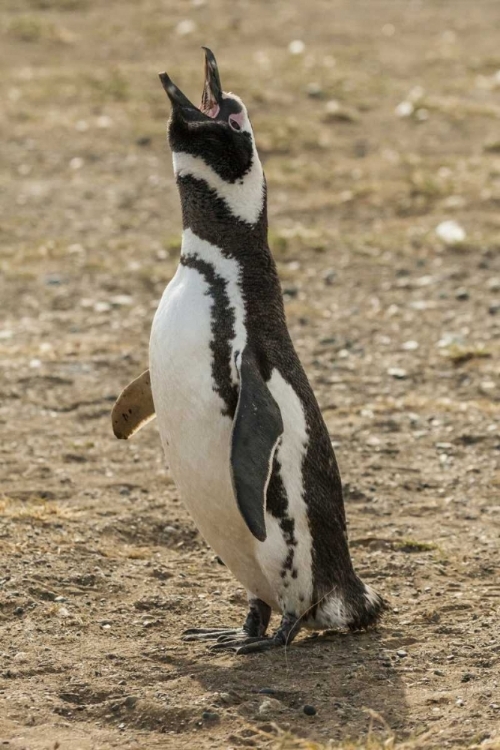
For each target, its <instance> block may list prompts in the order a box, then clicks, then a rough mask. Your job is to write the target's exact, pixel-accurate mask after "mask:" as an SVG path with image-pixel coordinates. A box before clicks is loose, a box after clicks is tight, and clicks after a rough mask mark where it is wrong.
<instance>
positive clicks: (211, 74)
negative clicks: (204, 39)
mask: <svg viewBox="0 0 500 750" xmlns="http://www.w3.org/2000/svg"><path fill="white" fill-rule="evenodd" d="M203 49H204V50H205V84H204V86H203V94H202V96H201V106H200V111H201V112H203V114H205V115H207V116H208V117H212V118H214V117H217V115H218V114H219V112H220V102H221V99H222V86H221V83H220V77H219V68H218V67H217V60H216V59H215V55H214V53H213V52H212V51H211V50H209V49H208V47H203Z"/></svg>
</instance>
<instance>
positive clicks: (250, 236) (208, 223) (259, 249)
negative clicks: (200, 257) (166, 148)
mask: <svg viewBox="0 0 500 750" xmlns="http://www.w3.org/2000/svg"><path fill="white" fill-rule="evenodd" d="M177 186H178V189H179V194H180V199H181V207H182V223H183V228H184V231H186V230H190V231H191V232H192V233H193V234H195V235H196V236H197V237H199V238H200V239H202V240H205V241H207V242H210V244H212V245H214V246H216V247H218V248H219V249H220V251H221V252H222V253H223V255H225V256H226V257H229V258H234V259H235V260H237V261H239V262H240V263H241V264H242V265H245V264H246V263H252V265H254V266H258V265H259V264H260V263H261V262H263V263H264V265H265V267H266V268H268V267H269V263H271V264H272V259H271V253H270V250H269V246H268V243H267V197H266V187H265V181H264V176H263V175H262V182H261V185H260V189H259V190H256V189H255V187H254V186H252V189H251V190H249V191H248V198H249V199H250V198H252V199H253V200H254V201H256V200H258V201H259V204H258V206H257V204H255V203H254V216H255V217H256V218H255V220H254V221H253V222H250V221H247V220H245V219H242V218H241V216H238V215H236V214H235V212H234V202H235V200H236V199H235V200H234V201H233V206H232V205H231V203H230V202H229V200H228V199H227V195H224V194H222V193H221V191H218V190H216V189H215V188H214V187H212V186H211V185H210V184H209V183H208V182H206V181H205V180H204V179H199V178H198V177H197V176H194V175H191V174H184V175H178V176H177ZM227 187H228V191H229V190H230V188H235V189H238V187H239V188H243V187H244V185H239V186H236V185H234V186H232V185H229V184H228V186H227ZM240 199H241V200H243V193H241V194H240Z"/></svg>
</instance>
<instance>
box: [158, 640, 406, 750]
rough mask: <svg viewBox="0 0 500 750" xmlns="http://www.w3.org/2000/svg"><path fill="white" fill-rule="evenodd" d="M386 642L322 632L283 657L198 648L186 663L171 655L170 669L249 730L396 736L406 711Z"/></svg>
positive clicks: (273, 653) (296, 644)
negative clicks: (271, 727) (266, 726)
mask: <svg viewBox="0 0 500 750" xmlns="http://www.w3.org/2000/svg"><path fill="white" fill-rule="evenodd" d="M389 635H390V634H389V632H388V631H384V630H383V629H380V630H379V631H371V632H367V633H338V632H335V633H333V632H332V633H330V632H327V633H324V634H322V635H318V636H312V637H311V636H309V637H307V636H306V637H305V638H302V639H300V640H299V639H298V640H297V641H295V642H294V644H293V645H291V646H290V647H289V648H286V649H284V648H280V649H276V650H274V651H269V652H266V653H263V654H256V655H252V656H234V657H232V656H231V657H229V656H227V655H225V656H222V657H221V656H220V655H214V654H210V653H209V652H208V653H207V652H204V651H203V650H202V648H200V646H199V645H197V646H196V647H195V648H193V654H192V657H191V658H187V659H186V658H183V657H180V658H179V657H178V656H177V655H176V657H174V658H173V660H172V661H173V662H174V663H175V664H176V666H177V668H178V669H179V670H180V671H181V672H183V673H186V672H189V673H191V674H193V676H194V677H195V679H197V680H198V681H199V682H200V684H201V685H202V686H203V688H204V689H205V690H207V691H209V692H211V693H213V694H214V696H215V704H216V705H217V703H219V705H220V706H221V708H223V706H226V707H227V705H228V704H229V705H231V706H233V708H235V709H236V710H237V712H238V713H239V714H240V715H241V716H242V717H243V718H244V719H245V720H246V721H247V722H248V723H250V724H254V725H255V726H256V728H259V727H261V726H262V724H263V723H265V722H273V723H276V724H277V725H278V726H279V725H282V726H286V728H287V729H290V730H291V731H292V732H294V733H296V734H297V735H299V736H306V737H313V738H316V739H322V740H323V741H325V739H335V740H338V739H345V738H357V737H360V736H363V735H366V734H367V733H368V731H369V729H370V726H371V727H372V730H373V731H374V732H376V733H381V734H385V735H387V734H389V735H390V734H395V735H397V736H401V735H402V734H405V733H406V732H405V729H406V720H407V714H408V707H407V703H406V700H405V690H404V685H403V683H402V680H401V676H400V674H398V672H399V670H398V657H397V655H396V652H395V650H394V644H393V642H390V644H389V641H390V639H389V638H388V636H389ZM386 639H387V641H388V644H387V646H384V642H385V640H386ZM217 694H218V696H219V698H217ZM221 694H222V696H221ZM270 698H271V699H273V700H271V701H269V699H270ZM266 700H267V703H265V701H266ZM263 703H264V704H265V705H264V706H263V705H262V704H263ZM305 705H309V706H314V708H315V709H316V714H315V715H314V716H307V715H306V714H305V712H304V710H303V709H304V706H305Z"/></svg>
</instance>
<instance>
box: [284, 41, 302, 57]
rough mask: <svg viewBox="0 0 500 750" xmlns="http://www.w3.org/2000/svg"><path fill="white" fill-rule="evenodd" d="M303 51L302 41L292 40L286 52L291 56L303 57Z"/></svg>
mask: <svg viewBox="0 0 500 750" xmlns="http://www.w3.org/2000/svg"><path fill="white" fill-rule="evenodd" d="M305 49H306V45H305V44H304V42H303V41H302V39H294V40H293V42H290V44H289V45H288V51H289V53H290V54H291V55H303V54H304V51H305Z"/></svg>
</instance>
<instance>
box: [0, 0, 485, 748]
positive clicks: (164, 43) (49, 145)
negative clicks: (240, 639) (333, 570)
mask: <svg viewBox="0 0 500 750" xmlns="http://www.w3.org/2000/svg"><path fill="white" fill-rule="evenodd" d="M0 35H1V40H0V63H1V69H2V76H1V78H0V97H1V99H0V100H1V103H2V104H1V107H0V129H1V138H0V208H1V212H0V310H1V317H0V432H1V435H2V440H1V444H0V456H1V465H0V472H1V475H0V476H1V483H2V489H1V491H0V508H1V511H2V513H1V519H0V532H1V533H2V554H3V555H4V556H5V560H4V563H3V565H4V567H5V570H8V571H9V572H8V576H9V577H8V578H6V579H5V581H4V582H3V588H1V589H0V592H1V597H2V598H1V600H0V626H1V627H2V628H4V629H5V633H6V634H7V636H8V637H7V640H6V641H4V643H5V644H6V645H5V649H6V654H5V655H6V658H7V662H8V664H9V669H8V671H9V672H10V674H9V675H7V677H6V676H5V674H4V675H3V676H2V678H1V679H3V680H4V683H5V686H6V687H5V689H6V692H5V694H2V695H5V696H7V697H8V700H9V701H10V703H9V705H10V706H11V708H10V709H9V719H8V722H10V723H7V724H6V730H5V731H6V732H7V736H8V737H12V738H16V737H19V736H24V737H28V738H31V739H30V741H33V742H35V741H36V742H40V743H41V744H39V745H36V747H40V748H42V747H43V748H45V747H48V746H49V745H44V744H43V743H44V742H48V741H49V740H52V739H54V738H62V739H64V740H65V741H67V742H70V743H72V744H71V746H72V747H75V746H76V745H75V744H74V743H75V742H77V741H78V743H80V744H78V747H80V746H81V747H82V748H86V747H89V748H90V747H94V746H97V745H94V744H92V743H95V742H99V743H100V745H99V747H108V744H106V743H111V744H109V746H116V745H113V743H114V742H119V743H121V744H120V745H119V746H120V747H129V746H130V747H133V746H134V747H135V745H134V744H133V742H135V741H138V740H137V737H138V736H139V735H138V734H137V733H141V732H142V733H143V735H144V733H146V734H147V737H148V739H147V742H148V747H154V746H156V745H155V743H156V742H160V740H161V742H165V740H164V739H161V737H160V735H161V733H165V732H166V733H174V734H175V733H177V732H181V735H182V738H183V739H182V742H184V743H185V746H186V747H192V743H193V741H195V740H193V737H194V736H195V735H196V742H198V743H200V742H202V740H200V739H199V738H200V736H201V735H200V733H199V732H200V731H201V730H200V727H201V728H202V730H203V737H204V740H203V742H206V743H207V744H206V746H207V747H208V746H214V747H221V746H222V744H221V743H225V744H224V746H227V744H228V742H229V743H231V742H233V744H235V745H238V744H242V743H243V744H245V742H246V743H247V744H249V742H250V740H251V742H254V744H255V743H257V744H258V741H257V740H255V739H253V740H252V736H253V735H252V734H251V733H250V735H249V734H247V735H245V731H247V732H248V731H250V730H249V729H248V727H249V726H251V727H252V729H251V731H252V732H254V734H255V733H257V732H258V731H261V729H259V727H261V725H263V722H264V720H265V721H268V720H270V721H272V722H276V723H277V724H278V725H279V726H283V727H289V728H291V729H292V730H293V732H295V733H297V734H299V735H302V736H311V737H312V736H314V737H316V738H317V739H318V740H322V741H327V740H328V739H329V738H334V739H335V740H339V741H340V740H341V739H343V738H345V737H347V736H351V737H357V736H364V735H366V732H367V731H368V728H369V722H370V719H369V716H367V714H366V713H364V712H363V707H368V708H372V709H373V710H375V711H376V712H377V713H378V714H380V715H381V716H383V717H384V720H385V721H386V722H387V724H386V725H385V728H384V725H383V724H382V723H379V724H377V722H375V723H376V724H377V726H379V728H380V732H381V733H382V734H383V733H384V732H385V733H386V734H387V733H389V735H390V736H392V735H391V733H395V734H396V735H397V736H398V737H403V738H404V737H408V736H410V735H418V734H419V733H424V734H426V733H427V734H426V736H428V737H430V739H429V740H428V742H430V744H431V745H432V743H433V742H434V743H435V742H438V743H444V742H448V743H453V742H455V741H458V739H460V740H461V741H464V742H468V743H473V742H477V741H483V740H484V741H485V742H489V741H492V740H491V738H492V737H493V735H494V726H497V723H496V722H497V719H498V706H499V704H500V699H499V696H498V688H497V686H496V683H495V682H494V669H495V664H496V663H497V662H498V643H497V641H495V640H494V639H495V638H496V635H494V634H493V633H492V632H491V627H492V626H493V623H496V625H497V623H498V614H497V610H498V596H499V591H500V587H499V582H498V568H497V552H496V551H495V550H496V549H497V544H498V531H499V515H498V511H499V506H498V491H499V486H500V470H499V465H498V456H499V453H498V449H499V447H500V444H499V442H498V426H499V416H500V411H499V401H500V386H499V377H498V376H499V360H498V353H499V340H500V252H499V251H500V213H499V206H500V128H499V125H500V47H499V38H500V6H499V4H498V3H497V2H495V1H494V0H477V1H476V2H467V1H466V0H407V1H406V2H403V1H401V2H395V1H394V0H372V1H369V0H323V1H322V0H309V1H308V2H305V1H299V0H253V1H252V2H250V1H246V2H245V1H244V0H191V1H189V0H179V1H177V2H174V0H143V1H132V0H128V1H127V0H121V1H120V2H117V1H116V0H109V2H103V1H101V2H99V0H2V3H1V9H0ZM201 45H207V46H209V47H210V48H211V49H212V50H213V51H214V52H215V54H216V56H217V60H218V63H219V68H220V72H221V79H222V84H223V87H224V88H225V89H226V90H230V91H234V92H235V93H237V94H239V95H240V96H241V97H242V98H243V100H244V101H245V103H246V105H247V107H248V109H249V112H250V116H251V118H252V122H253V126H254V130H255V132H256V138H257V143H258V148H259V152H260V155H261V158H262V161H263V163H264V168H265V172H266V177H267V182H268V189H269V221H270V227H271V229H270V244H271V247H272V249H273V252H274V254H275V257H276V259H277V262H278V266H279V272H280V275H281V279H282V284H283V291H284V296H285V303H286V309H287V315H288V319H289V323H290V328H291V333H292V336H293V339H294V341H295V343H296V346H297V349H298V351H299V354H300V356H301V358H302V360H303V362H304V364H305V366H306V369H307V371H308V374H309V376H310V378H311V381H312V383H313V385H314V388H315V390H316V393H317V395H318V399H319V401H320V404H321V406H322V408H323V411H324V414H325V418H326V420H327V423H328V426H329V428H330V431H331V435H332V440H333V441H334V445H335V446H336V451H337V454H338V458H339V463H340V467H341V470H342V474H343V477H344V481H345V484H346V498H347V514H348V518H349V521H350V528H351V531H350V535H351V543H352V548H353V554H354V557H355V559H356V563H357V565H358V568H359V569H360V572H361V573H362V574H363V575H364V577H365V578H367V579H371V580H372V582H373V583H374V585H376V586H377V587H378V588H379V589H381V590H382V591H383V593H384V594H385V595H386V596H387V597H388V598H389V599H390V601H391V613H390V616H389V619H388V621H387V624H386V625H385V626H383V628H382V630H381V633H380V634H378V635H363V636H359V637H357V636H343V637H342V638H340V640H339V639H337V640H335V639H333V640H332V639H331V640H329V641H328V640H327V641H326V642H322V643H318V644H317V645H310V646H309V647H308V648H300V647H299V646H298V647H297V648H294V649H292V650H291V651H290V652H289V654H288V657H287V658H288V672H286V674H284V673H283V671H282V668H283V669H284V662H283V659H284V657H283V655H282V654H281V655H280V654H273V655H269V656H266V658H265V660H264V659H263V660H260V661H259V660H258V659H252V660H249V661H248V662H246V666H243V663H241V662H237V664H236V665H234V664H233V661H232V659H231V657H217V659H216V660H214V659H213V658H212V660H211V661H210V660H208V661H207V657H206V656H205V655H204V653H203V651H202V650H200V651H199V652H198V653H192V652H191V651H190V650H189V649H188V648H187V646H186V644H182V643H181V642H180V641H178V635H179V632H180V630H181V629H182V627H184V626H186V627H187V626H189V625H195V624H210V625H216V624H225V622H226V621H227V620H228V619H231V621H234V622H238V621H239V620H240V619H241V616H242V614H243V609H244V594H243V592H241V591H240V590H238V588H237V586H236V584H235V582H234V581H233V580H232V579H231V577H230V576H229V574H228V573H227V571H225V570H224V569H223V568H221V567H220V566H218V565H217V562H216V561H215V560H214V558H213V555H212V553H211V552H210V551H209V550H207V549H206V547H205V545H204V543H203V541H202V540H201V539H200V538H199V536H198V534H197V532H196V530H195V528H194V526H193V525H192V523H191V521H190V519H189V518H188V517H187V515H186V513H185V511H184V510H183V509H182V506H181V505H180V504H179V498H178V497H177V494H176V491H175V488H174V487H173V485H172V482H171V479H170V476H169V474H168V470H167V469H166V468H165V466H164V461H163V457H162V455H161V451H160V445H159V440H158V436H157V433H156V428H155V427H154V426H151V427H149V428H147V429H145V430H144V432H141V433H140V434H139V435H138V436H137V437H136V438H134V440H133V441H131V442H130V443H121V442H118V441H115V440H114V438H113V436H112V433H111V428H110V419H109V413H110V409H111V406H112V404H113V401H114V399H115V397H116V395H117V394H118V393H119V391H120V390H121V389H122V388H123V387H124V386H125V385H126V384H127V383H128V382H129V381H130V380H131V379H132V378H134V377H136V376H137V375H138V374H139V373H140V372H142V370H144V369H145V368H146V367H147V361H148V355H147V350H148V339H149V330H150V325H151V320H152V316H153V314H154V311H155V309H156V305H157V303H158V300H159V297H160V296H161V293H162V291H163V289H164V287H165V284H166V283H167V282H168V281H169V279H170V278H171V277H172V275H173V273H174V271H175V268H176V264H177V259H178V253H179V247H180V229H181V223H180V210H179V202H178V198H177V193H176V188H175V184H174V180H173V176H172V168H171V157H170V153H169V150H168V147H167V145H166V139H165V130H166V121H167V118H168V116H169V109H170V108H169V102H168V100H167V98H166V96H165V94H164V92H163V90H162V88H161V85H160V83H159V81H158V75H157V74H158V72H159V71H161V70H164V69H166V70H167V71H168V73H169V74H170V76H171V77H172V78H173V79H174V81H175V82H176V83H177V84H178V85H179V86H180V87H181V89H182V90H183V91H184V92H185V93H186V94H187V95H188V96H189V97H190V98H191V99H192V100H193V101H194V102H198V101H199V99H200V97H201V91H202V86H203V53H202V50H201V49H200V46H201ZM391 618H392V619H391ZM169 634H170V635H171V637H172V641H171V643H170V644H169V642H168V635H169ZM356 638H357V640H356ZM42 643H43V649H41V648H40V645H41V644H42ZM61 643H62V644H64V647H61ZM172 644H174V645H172ZM495 644H496V645H495ZM18 654H21V656H18ZM325 658H326V662H325V661H322V660H323V659H325ZM16 660H17V661H16ZM110 660H111V661H110ZM325 663H327V666H325ZM167 674H168V679H169V680H170V682H169V685H170V688H169V693H168V696H167V697H166V694H165V693H164V692H162V691H163V688H164V684H163V683H164V680H165V679H167V677H166V675H167ZM299 678H300V679H299ZM1 679H0V681H1ZM5 681H6V682H5ZM130 683H132V684H130ZM256 685H257V687H258V688H273V689H274V690H275V692H274V697H273V699H272V701H274V703H273V702H272V701H271V702H270V704H269V705H270V707H269V706H267V708H265V709H264V710H263V711H262V713H261V714H259V711H260V708H259V706H260V703H262V699H261V698H260V699H259V698H256V697H255V686H256ZM381 686H382V687H383V689H381ZM134 691H135V692H139V693H140V701H142V702H139V704H138V706H139V707H138V708H137V707H136V708H135V709H134V710H132V709H133V707H134V706H135V703H134V702H133V701H131V702H130V704H129V705H128V706H127V705H125V704H123V703H119V708H118V709H116V710H115V709H113V711H111V713H110V708H109V705H110V703H109V702H110V701H111V702H112V701H113V700H115V699H117V698H116V696H119V697H120V696H121V698H123V699H124V700H125V697H126V696H127V695H129V693H131V692H134ZM231 691H233V692H231ZM280 691H281V692H280ZM222 694H224V695H226V697H225V698H220V695H222ZM2 695H0V703H1V701H2V700H3V698H2ZM235 695H236V696H239V697H235ZM47 696H49V698H47ZM217 696H218V697H217ZM227 696H229V698H228V697H227ZM121 698H120V700H121ZM224 701H225V702H224ZM259 701H260V703H259ZM268 702H269V701H268ZM304 702H306V703H313V704H314V705H315V706H316V707H317V708H318V714H317V716H316V717H315V718H314V720H313V719H307V721H306V717H305V716H304V715H303V714H302V713H301V708H300V707H301V705H302V704H303V703H304ZM27 706H29V711H28V710H27ZM166 706H168V710H167V708H166ZM77 707H78V709H77ZM134 711H135V713H134ZM204 711H205V712H206V711H208V713H210V711H211V712H212V713H215V714H216V715H217V718H216V719H213V717H212V719H210V717H209V718H208V719H207V718H206V717H205V718H203V716H202V714H203V712H204ZM465 716H467V720H466V719H465ZM110 717H111V718H110ZM262 717H264V718H262ZM495 717H496V718H495ZM85 722H87V724H85ZM197 722H198V723H197ZM199 722H201V724H200V723H199ZM120 724H123V726H122V727H120ZM266 731H267V730H266ZM127 732H128V734H127ZM120 733H121V734H120ZM193 733H194V734H193ZM141 736H142V735H141ZM231 736H232V737H233V739H231V740H230V739H228V738H230V737H231ZM255 736H256V735H255ZM259 736H260V735H259ZM266 736H267V735H266ZM117 737H121V738H122V739H116V738H117ZM234 737H236V738H237V739H236V740H234ZM245 738H246V739H245ZM141 741H144V740H141ZM259 741H262V742H264V740H263V739H262V738H261V740H259ZM267 741H269V742H274V740H273V739H272V738H271V739H269V737H268V738H267V739H266V742H267ZM13 742H14V740H13ZM172 742H175V743H177V744H175V747H181V746H184V745H182V744H179V742H181V740H180V739H179V738H176V739H175V740H172ZM251 742H250V744H251ZM290 742H292V741H291V740H290ZM297 742H298V741H297ZM85 743H87V744H85ZM127 743H132V744H130V745H129V744H127ZM210 743H212V745H210ZM13 746H14V747H17V745H13ZM163 746H166V745H162V747H163ZM172 746H174V745H172ZM297 746H298V745H297ZM440 746H443V745H440ZM30 747H31V745H30ZM33 747H35V745H33ZM50 747H52V745H50Z"/></svg>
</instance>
